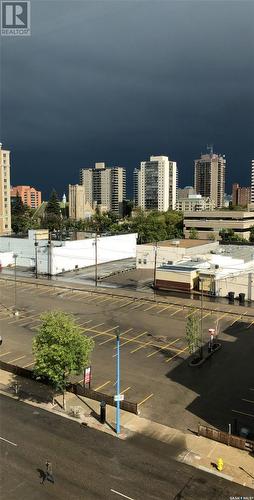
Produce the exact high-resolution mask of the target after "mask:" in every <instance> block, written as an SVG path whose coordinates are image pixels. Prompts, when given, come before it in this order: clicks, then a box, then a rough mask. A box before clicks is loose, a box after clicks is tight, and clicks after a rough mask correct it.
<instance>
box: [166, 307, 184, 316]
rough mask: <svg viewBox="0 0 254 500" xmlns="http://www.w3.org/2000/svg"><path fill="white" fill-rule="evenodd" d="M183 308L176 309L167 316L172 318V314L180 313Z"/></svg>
mask: <svg viewBox="0 0 254 500" xmlns="http://www.w3.org/2000/svg"><path fill="white" fill-rule="evenodd" d="M183 309H184V308H183V307H180V308H179V309H177V310H176V311H174V312H173V313H172V314H170V315H169V316H174V314H177V313H179V312H180V311H183Z"/></svg>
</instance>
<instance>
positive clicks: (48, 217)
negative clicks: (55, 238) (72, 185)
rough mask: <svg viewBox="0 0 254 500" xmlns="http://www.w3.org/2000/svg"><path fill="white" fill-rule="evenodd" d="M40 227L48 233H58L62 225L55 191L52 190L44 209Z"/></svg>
mask: <svg viewBox="0 0 254 500" xmlns="http://www.w3.org/2000/svg"><path fill="white" fill-rule="evenodd" d="M42 225H43V227H44V228H45V229H49V231H55V230H56V231H59V230H60V229H62V225H63V223H62V213H61V207H60V202H59V200H58V196H57V192H56V191H55V189H53V191H52V193H51V196H50V199H49V201H48V203H47V206H46V208H45V212H44V219H43V223H42Z"/></svg>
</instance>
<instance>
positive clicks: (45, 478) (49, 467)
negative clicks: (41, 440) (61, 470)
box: [41, 460, 55, 484]
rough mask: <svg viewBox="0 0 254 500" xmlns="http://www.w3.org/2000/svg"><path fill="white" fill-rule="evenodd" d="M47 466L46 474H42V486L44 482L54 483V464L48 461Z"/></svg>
mask: <svg viewBox="0 0 254 500" xmlns="http://www.w3.org/2000/svg"><path fill="white" fill-rule="evenodd" d="M45 465H46V472H45V473H42V480H41V484H43V483H44V481H50V482H51V483H54V482H55V480H54V476H53V468H52V463H51V462H49V461H48V460H46V462H45Z"/></svg>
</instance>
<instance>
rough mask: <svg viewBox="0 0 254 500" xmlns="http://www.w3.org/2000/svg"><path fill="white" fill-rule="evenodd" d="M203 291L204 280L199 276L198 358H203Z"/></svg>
mask: <svg viewBox="0 0 254 500" xmlns="http://www.w3.org/2000/svg"><path fill="white" fill-rule="evenodd" d="M203 293H204V281H203V279H202V278H201V307H200V341H201V345H200V358H201V359H203Z"/></svg>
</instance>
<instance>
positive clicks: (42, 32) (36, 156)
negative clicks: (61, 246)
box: [1, 1, 254, 197]
mask: <svg viewBox="0 0 254 500" xmlns="http://www.w3.org/2000/svg"><path fill="white" fill-rule="evenodd" d="M58 5H59V3H58V2H55V1H52V2H51V3H50V4H49V3H48V2H36V3H33V4H32V35H31V37H24V38H21V37H17V38H11V37H5V38H4V39H3V40H2V46H3V52H2V54H3V55H2V70H3V79H2V92H1V101H2V102H1V108H2V123H1V139H2V142H3V144H4V146H5V147H6V149H9V150H11V152H12V158H11V164H12V183H13V184H14V185H16V184H29V185H35V186H38V188H40V189H42V191H43V197H45V196H46V197H48V195H49V193H50V191H51V190H52V188H53V187H55V188H56V189H57V191H58V192H59V194H61V193H62V192H63V191H66V186H67V185H68V184H69V183H75V182H77V174H76V172H77V171H79V170H80V169H81V168H82V167H84V166H85V165H93V164H94V163H95V162H99V161H105V162H106V164H108V165H114V164H118V165H122V166H123V167H125V168H126V169H127V177H128V180H129V182H128V184H127V193H128V196H130V192H131V187H132V180H131V179H132V172H133V170H134V168H136V167H138V165H139V164H140V162H141V161H144V160H145V159H146V158H148V157H149V156H151V155H165V156H169V157H170V158H174V160H175V161H176V162H177V164H178V168H179V172H180V176H179V185H180V186H184V185H188V184H192V183H193V181H192V179H193V162H194V160H195V159H196V158H199V157H200V153H204V152H205V149H206V145H207V143H213V144H214V148H215V150H216V151H218V152H219V153H220V154H225V155H226V158H227V185H226V191H227V192H230V191H231V185H232V184H233V183H234V182H239V184H240V185H243V186H249V185H250V172H249V165H250V162H251V160H252V159H253V149H252V142H253V128H254V110H253V106H254V102H253V96H252V88H253V86H254V64H253V62H252V53H253V44H254V43H253V42H254V41H253V35H252V18H253V13H254V4H253V3H252V2H247V1H246V2H223V1H222V2H219V3H218V2H210V1H208V2H205V3H200V2H198V1H193V2H185V1H182V2H155V3H153V2H151V3H147V2H146V4H145V5H144V3H143V2H135V3H133V2H129V1H126V2H124V3H121V4H120V3H119V4H116V3H114V2H111V1H108V2H107V3H105V2H96V5H95V4H94V3H92V2H85V3H82V2H75V1H74V2H72V4H71V5H69V4H67V3H65V2H63V3H62V5H61V9H60V10H59V8H58ZM56 19H57V23H56ZM208 19H209V23H208V22H207V20H208ZM214 26H216V37H214ZM243 32H244V37H243V36H241V34H242V33H243ZM94 33H96V36H94ZM130 33H131V36H130ZM183 33H184V36H183ZM17 74H18V75H19V78H18V79H17Z"/></svg>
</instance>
